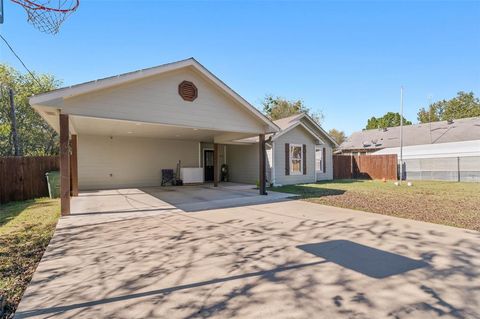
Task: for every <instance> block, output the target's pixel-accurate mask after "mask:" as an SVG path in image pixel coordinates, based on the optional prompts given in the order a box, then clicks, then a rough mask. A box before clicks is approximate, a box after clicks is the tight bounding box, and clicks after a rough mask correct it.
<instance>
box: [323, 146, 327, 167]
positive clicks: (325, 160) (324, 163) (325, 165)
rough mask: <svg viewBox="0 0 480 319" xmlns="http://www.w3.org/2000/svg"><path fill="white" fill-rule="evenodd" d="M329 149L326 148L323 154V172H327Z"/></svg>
mask: <svg viewBox="0 0 480 319" xmlns="http://www.w3.org/2000/svg"><path fill="white" fill-rule="evenodd" d="M326 154H327V149H326V148H325V147H324V148H323V152H322V159H323V163H322V164H323V172H324V173H326V172H327V155H326Z"/></svg>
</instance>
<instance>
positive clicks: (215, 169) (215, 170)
mask: <svg viewBox="0 0 480 319" xmlns="http://www.w3.org/2000/svg"><path fill="white" fill-rule="evenodd" d="M213 186H214V187H217V186H218V144H217V143H214V144H213Z"/></svg>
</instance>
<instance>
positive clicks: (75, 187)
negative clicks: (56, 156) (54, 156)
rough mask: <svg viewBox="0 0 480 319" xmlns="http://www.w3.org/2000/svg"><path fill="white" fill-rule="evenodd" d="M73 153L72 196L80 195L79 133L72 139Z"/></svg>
mask: <svg viewBox="0 0 480 319" xmlns="http://www.w3.org/2000/svg"><path fill="white" fill-rule="evenodd" d="M71 147H72V154H71V155H70V174H71V178H70V181H71V183H72V184H71V190H72V196H78V155H77V154H78V151H77V135H72V140H71Z"/></svg>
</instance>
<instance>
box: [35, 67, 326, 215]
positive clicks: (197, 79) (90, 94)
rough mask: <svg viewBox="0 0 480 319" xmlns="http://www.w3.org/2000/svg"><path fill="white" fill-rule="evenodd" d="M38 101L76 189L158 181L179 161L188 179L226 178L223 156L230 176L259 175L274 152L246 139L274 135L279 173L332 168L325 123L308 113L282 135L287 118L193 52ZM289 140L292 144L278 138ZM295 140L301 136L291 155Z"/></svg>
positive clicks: (301, 174)
mask: <svg viewBox="0 0 480 319" xmlns="http://www.w3.org/2000/svg"><path fill="white" fill-rule="evenodd" d="M30 104H31V105H32V107H33V108H34V109H35V110H36V111H37V112H38V113H39V114H40V115H41V116H42V117H43V118H44V119H45V120H46V121H47V123H49V124H50V125H51V126H52V127H53V128H54V129H55V130H56V131H57V132H59V133H60V164H61V174H62V181H63V184H64V185H68V183H69V181H70V180H71V188H72V194H74V195H75V194H77V193H78V189H81V190H89V189H108V188H124V187H141V186H157V185H160V182H161V170H162V169H175V168H176V166H177V163H178V162H179V161H181V164H182V169H181V172H180V175H181V177H182V179H183V180H184V182H185V183H202V182H209V181H212V182H214V185H217V184H218V182H219V177H220V175H221V174H220V169H221V165H222V164H227V165H229V167H230V181H232V182H246V183H255V182H256V181H258V180H259V179H260V178H261V175H260V173H259V167H260V165H262V164H263V165H265V166H268V165H269V164H267V163H266V162H267V159H266V156H264V155H260V148H259V147H258V143H257V146H256V147H255V146H254V145H250V146H246V145H242V148H238V149H237V148H236V145H238V144H239V142H238V141H239V140H242V139H249V138H254V137H256V138H257V140H258V139H260V137H262V138H263V137H264V136H267V137H268V138H269V137H272V136H273V138H272V141H273V143H272V142H271V141H269V142H268V143H269V144H268V143H267V145H266V147H270V146H269V145H272V147H273V148H275V152H274V154H276V155H275V156H274V157H275V158H274V159H273V160H272V161H273V162H275V164H276V165H275V166H278V168H277V167H275V166H274V168H272V171H275V173H274V174H273V176H274V178H276V179H277V180H278V183H281V184H286V183H299V182H314V181H315V180H316V179H317V178H331V160H330V155H329V154H330V152H331V146H330V145H333V144H332V143H333V142H332V141H331V139H330V138H329V137H328V135H326V133H325V132H323V130H322V129H321V128H320V127H318V125H316V124H314V123H313V122H312V121H311V119H309V118H308V117H307V116H303V115H302V116H298V118H292V119H291V120H292V123H286V124H285V126H284V127H283V131H282V132H280V133H279V134H278V135H272V134H275V133H277V132H279V131H280V130H281V128H280V127H279V126H278V125H276V124H274V123H273V122H272V121H270V120H269V119H268V118H267V117H265V115H263V114H262V113H261V112H260V111H258V110H257V109H256V108H255V107H253V106H252V105H251V104H249V103H248V102H247V101H246V100H245V99H243V98H242V97H241V96H240V95H238V94H237V93H236V92H234V91H233V90H232V89H231V88H229V87H228V86H227V85H226V84H225V83H223V82H222V81H221V80H220V79H218V78H217V77H216V76H215V75H213V74H212V73H211V72H209V71H208V70H207V69H206V68H205V67H203V66H202V65H201V64H200V63H198V62H197V61H196V60H195V59H193V58H191V59H187V60H182V61H179V62H174V63H169V64H165V65H161V66H158V67H153V68H149V69H144V70H139V71H135V72H130V73H126V74H121V75H118V76H113V77H108V78H104V79H100V80H95V81H91V82H86V83H82V84H78V85H74V86H70V87H65V88H61V89H57V90H54V91H51V92H47V93H44V94H40V95H38V96H33V97H32V98H30ZM282 123H283V122H280V125H284V124H282ZM289 136H290V138H289ZM280 143H282V144H281V147H282V149H280V147H276V146H275V145H277V144H278V145H280ZM285 143H290V144H291V147H290V149H291V155H290V153H289V154H287V157H288V156H290V157H291V160H288V161H287V160H286V159H285ZM69 144H70V145H71V150H69ZM298 145H299V146H300V147H297V146H298ZM315 145H318V146H319V147H320V146H321V145H324V147H325V152H324V154H326V155H325V157H326V158H327V164H326V166H325V164H323V165H324V166H325V168H324V169H323V170H321V172H320V173H318V176H317V174H316V169H315ZM289 152H290V151H289ZM70 153H71V155H70ZM244 153H245V154H247V153H248V154H249V155H248V156H245V154H244ZM255 154H256V155H255ZM251 155H252V156H251ZM253 155H255V156H256V159H255V156H253ZM69 159H70V160H69ZM262 161H263V162H262ZM302 161H303V162H304V164H302ZM285 164H287V165H290V167H289V168H288V169H286V168H285ZM62 167H63V168H62ZM305 167H306V169H305ZM252 172H253V173H252ZM252 174H253V175H252ZM285 175H288V177H285ZM247 176H248V178H247ZM68 186H69V187H70V185H68ZM62 189H63V188H62ZM260 192H262V191H261V190H260ZM64 198H65V200H64ZM64 204H65V205H67V204H68V205H69V192H68V191H66V190H65V189H63V190H62V212H66V211H68V208H67V207H66V206H65V207H64Z"/></svg>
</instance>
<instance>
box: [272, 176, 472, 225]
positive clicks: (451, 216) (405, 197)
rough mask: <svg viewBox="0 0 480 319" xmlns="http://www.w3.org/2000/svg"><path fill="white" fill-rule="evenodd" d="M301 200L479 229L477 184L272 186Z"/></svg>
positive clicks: (352, 182) (353, 182) (349, 182)
mask: <svg viewBox="0 0 480 319" xmlns="http://www.w3.org/2000/svg"><path fill="white" fill-rule="evenodd" d="M275 190H276V191H280V192H288V193H294V194H298V195H300V196H301V198H302V199H304V200H307V201H310V202H314V203H319V204H324V205H331V206H338V207H344V208H351V209H358V210H363V211H367V212H372V213H378V214H384V215H390V216H396V217H403V218H410V219H414V220H420V221H425V222H430V223H436V224H444V225H449V226H455V227H462V228H468V229H473V230H477V231H480V184H479V183H455V182H436V181H435V182H434V181H414V182H413V186H412V187H408V186H407V185H406V183H403V184H402V185H401V186H395V185H394V184H393V182H391V181H389V182H386V183H383V182H381V181H362V180H340V181H334V182H321V183H316V184H304V185H289V186H282V187H276V188H275Z"/></svg>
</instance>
